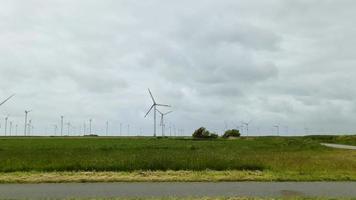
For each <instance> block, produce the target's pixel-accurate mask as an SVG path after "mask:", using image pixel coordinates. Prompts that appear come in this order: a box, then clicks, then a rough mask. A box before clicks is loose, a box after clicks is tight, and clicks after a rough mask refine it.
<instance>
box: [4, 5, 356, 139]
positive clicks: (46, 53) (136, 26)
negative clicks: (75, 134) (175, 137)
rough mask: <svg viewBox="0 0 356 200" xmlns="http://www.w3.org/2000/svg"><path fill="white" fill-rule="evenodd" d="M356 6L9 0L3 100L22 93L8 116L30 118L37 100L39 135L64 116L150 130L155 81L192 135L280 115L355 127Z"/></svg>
mask: <svg viewBox="0 0 356 200" xmlns="http://www.w3.org/2000/svg"><path fill="white" fill-rule="evenodd" d="M355 8H356V3H355V2H354V1H351V0H340V1H331V0H326V1H325V0H323V1H321V0H310V1H305V0H297V1H284V0H275V1H244V0H241V1H236V0H222V1H214V0H197V1H194V2H192V1H188V0H183V1H163V0H152V1H138V0H136V1H132V0H120V1H114V0H107V1H100V2H99V1H95V0H89V1H88V0H87V1H84V0H78V1H70V0H52V1H40V0H28V1H26V2H24V1H20V0H13V1H4V2H2V6H1V7H0V85H1V88H0V96H7V95H8V94H9V93H12V92H16V93H17V94H18V96H17V99H14V100H13V101H12V102H9V103H8V104H7V105H6V106H4V107H1V110H0V112H1V113H0V114H5V113H10V114H12V116H13V118H14V120H16V121H19V123H20V122H21V121H22V117H23V116H22V115H23V110H24V109H28V108H29V107H31V108H34V110H35V111H36V112H34V113H32V115H31V116H32V117H33V119H34V121H36V123H37V124H36V126H37V127H38V130H39V131H40V130H42V131H43V130H45V127H46V126H49V124H54V123H58V116H60V115H61V114H64V115H66V120H68V121H69V120H71V121H72V122H73V124H76V126H77V127H80V126H81V125H82V124H83V122H84V121H85V120H88V118H94V119H95V122H96V125H95V126H96V127H97V129H98V130H99V129H101V128H102V127H103V126H104V122H105V121H106V120H109V121H111V122H112V124H113V129H114V130H117V129H118V124H119V123H120V122H122V123H125V124H128V123H130V124H131V125H132V127H136V129H137V128H138V127H142V128H143V129H144V132H145V133H146V134H150V133H151V132H152V131H151V127H152V125H151V124H152V121H151V118H148V119H144V118H143V116H142V115H143V114H144V112H145V111H146V109H147V107H149V104H150V103H151V102H150V99H149V97H148V94H147V88H148V87H150V88H151V89H152V91H153V92H154V94H155V96H156V97H157V98H158V99H159V101H160V102H162V103H169V104H172V105H173V106H174V107H173V109H174V111H175V112H174V114H172V115H171V116H170V117H169V122H170V123H171V124H174V125H176V126H177V127H180V128H184V129H186V130H187V132H188V131H192V130H193V129H194V128H196V127H197V126H201V125H205V126H207V127H208V128H211V129H213V130H214V131H215V130H217V131H221V130H222V129H223V128H224V121H229V122H234V123H239V121H241V120H249V119H254V121H255V122H254V124H253V125H251V130H252V132H253V130H255V132H257V131H256V130H257V128H258V127H259V128H260V130H261V131H262V132H263V131H265V132H266V133H270V132H271V126H272V125H273V124H275V123H281V124H284V125H285V126H286V125H289V126H290V127H291V130H298V131H300V130H303V128H304V126H310V127H312V128H313V129H314V130H315V131H318V130H321V129H322V128H329V130H332V131H343V132H345V131H350V132H351V131H355V128H354V125H353V123H352V122H353V121H355V120H356V118H355V116H354V111H355V100H354V96H355V95H356V94H355V91H354V90H353V88H352V86H353V85H355V84H356V82H355V81H354V77H353V75H354V74H355V73H356V71H355V68H354V65H355V63H356V58H355V56H354V55H353V52H354V46H355V45H354V44H355V42H356V40H355V37H354V35H355V34H356V29H354V28H353V24H355V22H356V21H355V19H356V18H355V12H354V11H355ZM335 113H336V114H335ZM320 116H322V117H320ZM332 122H338V124H340V125H339V126H337V125H335V124H334V123H332ZM234 123H230V124H234ZM230 126H232V125H230ZM234 126H235V125H234ZM293 127H294V128H293ZM133 130H134V128H133ZM298 131H295V132H298ZM0 133H1V130H0ZM189 133H190V132H189ZM298 134H300V132H299V133H298Z"/></svg>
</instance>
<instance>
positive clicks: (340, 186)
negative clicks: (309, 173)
mask: <svg viewBox="0 0 356 200" xmlns="http://www.w3.org/2000/svg"><path fill="white" fill-rule="evenodd" d="M355 188H356V182H309V183H308V182H306V183H302V182H300V183H295V182H283V183H276V182H270V183H269V182H230V183H229V182H222V183H77V184H76V183H70V184H0V198H1V199H3V198H5V199H6V198H7V199H10V198H29V199H39V198H75V197H77V198H95V197H98V198H99V197H100V198H112V197H168V196H175V197H186V196H199V197H204V196H210V197H216V196H226V197H231V196H242V197H285V196H309V197H314V196H318V197H356V190H355Z"/></svg>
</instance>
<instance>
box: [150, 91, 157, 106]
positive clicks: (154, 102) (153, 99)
mask: <svg viewBox="0 0 356 200" xmlns="http://www.w3.org/2000/svg"><path fill="white" fill-rule="evenodd" d="M148 92H149V93H150V96H151V99H152V101H153V104H156V101H155V98H154V97H153V95H152V92H151V90H150V88H148Z"/></svg>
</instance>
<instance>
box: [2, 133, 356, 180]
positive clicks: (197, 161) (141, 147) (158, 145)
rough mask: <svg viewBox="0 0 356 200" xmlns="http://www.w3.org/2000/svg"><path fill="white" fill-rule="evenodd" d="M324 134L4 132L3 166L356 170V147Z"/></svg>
mask: <svg viewBox="0 0 356 200" xmlns="http://www.w3.org/2000/svg"><path fill="white" fill-rule="evenodd" d="M327 139H328V141H329V140H330V138H327ZM324 140H326V139H324V138H322V137H293V138H284V137H259V138H240V139H236V140H224V139H219V140H192V139H184V138H175V139H173V138H171V139H167V138H161V139H155V138H0V172H28V171H37V172H60V171H135V170H152V171H155V170H161V171H162V170H163V171H165V170H190V171H199V170H207V169H209V170H217V171H222V170H249V171H255V170H258V171H267V170H268V171H273V172H276V173H280V172H293V173H300V174H312V173H321V172H322V173H339V174H343V173H346V174H347V173H354V174H355V173H356V152H355V151H351V150H340V149H330V148H327V147H323V146H321V145H320V144H319V142H320V141H324ZM334 140H335V141H337V139H334ZM334 140H333V141H334ZM347 140H348V142H344V143H347V144H354V143H355V141H356V137H355V136H352V137H351V136H348V139H347Z"/></svg>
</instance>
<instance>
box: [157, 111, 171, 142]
mask: <svg viewBox="0 0 356 200" xmlns="http://www.w3.org/2000/svg"><path fill="white" fill-rule="evenodd" d="M157 111H158V112H159V114H160V115H161V123H160V126H161V127H162V136H165V134H164V131H165V128H166V124H165V123H164V116H166V115H168V114H170V113H172V112H173V111H169V112H166V113H162V112H161V111H160V110H158V109H157Z"/></svg>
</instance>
